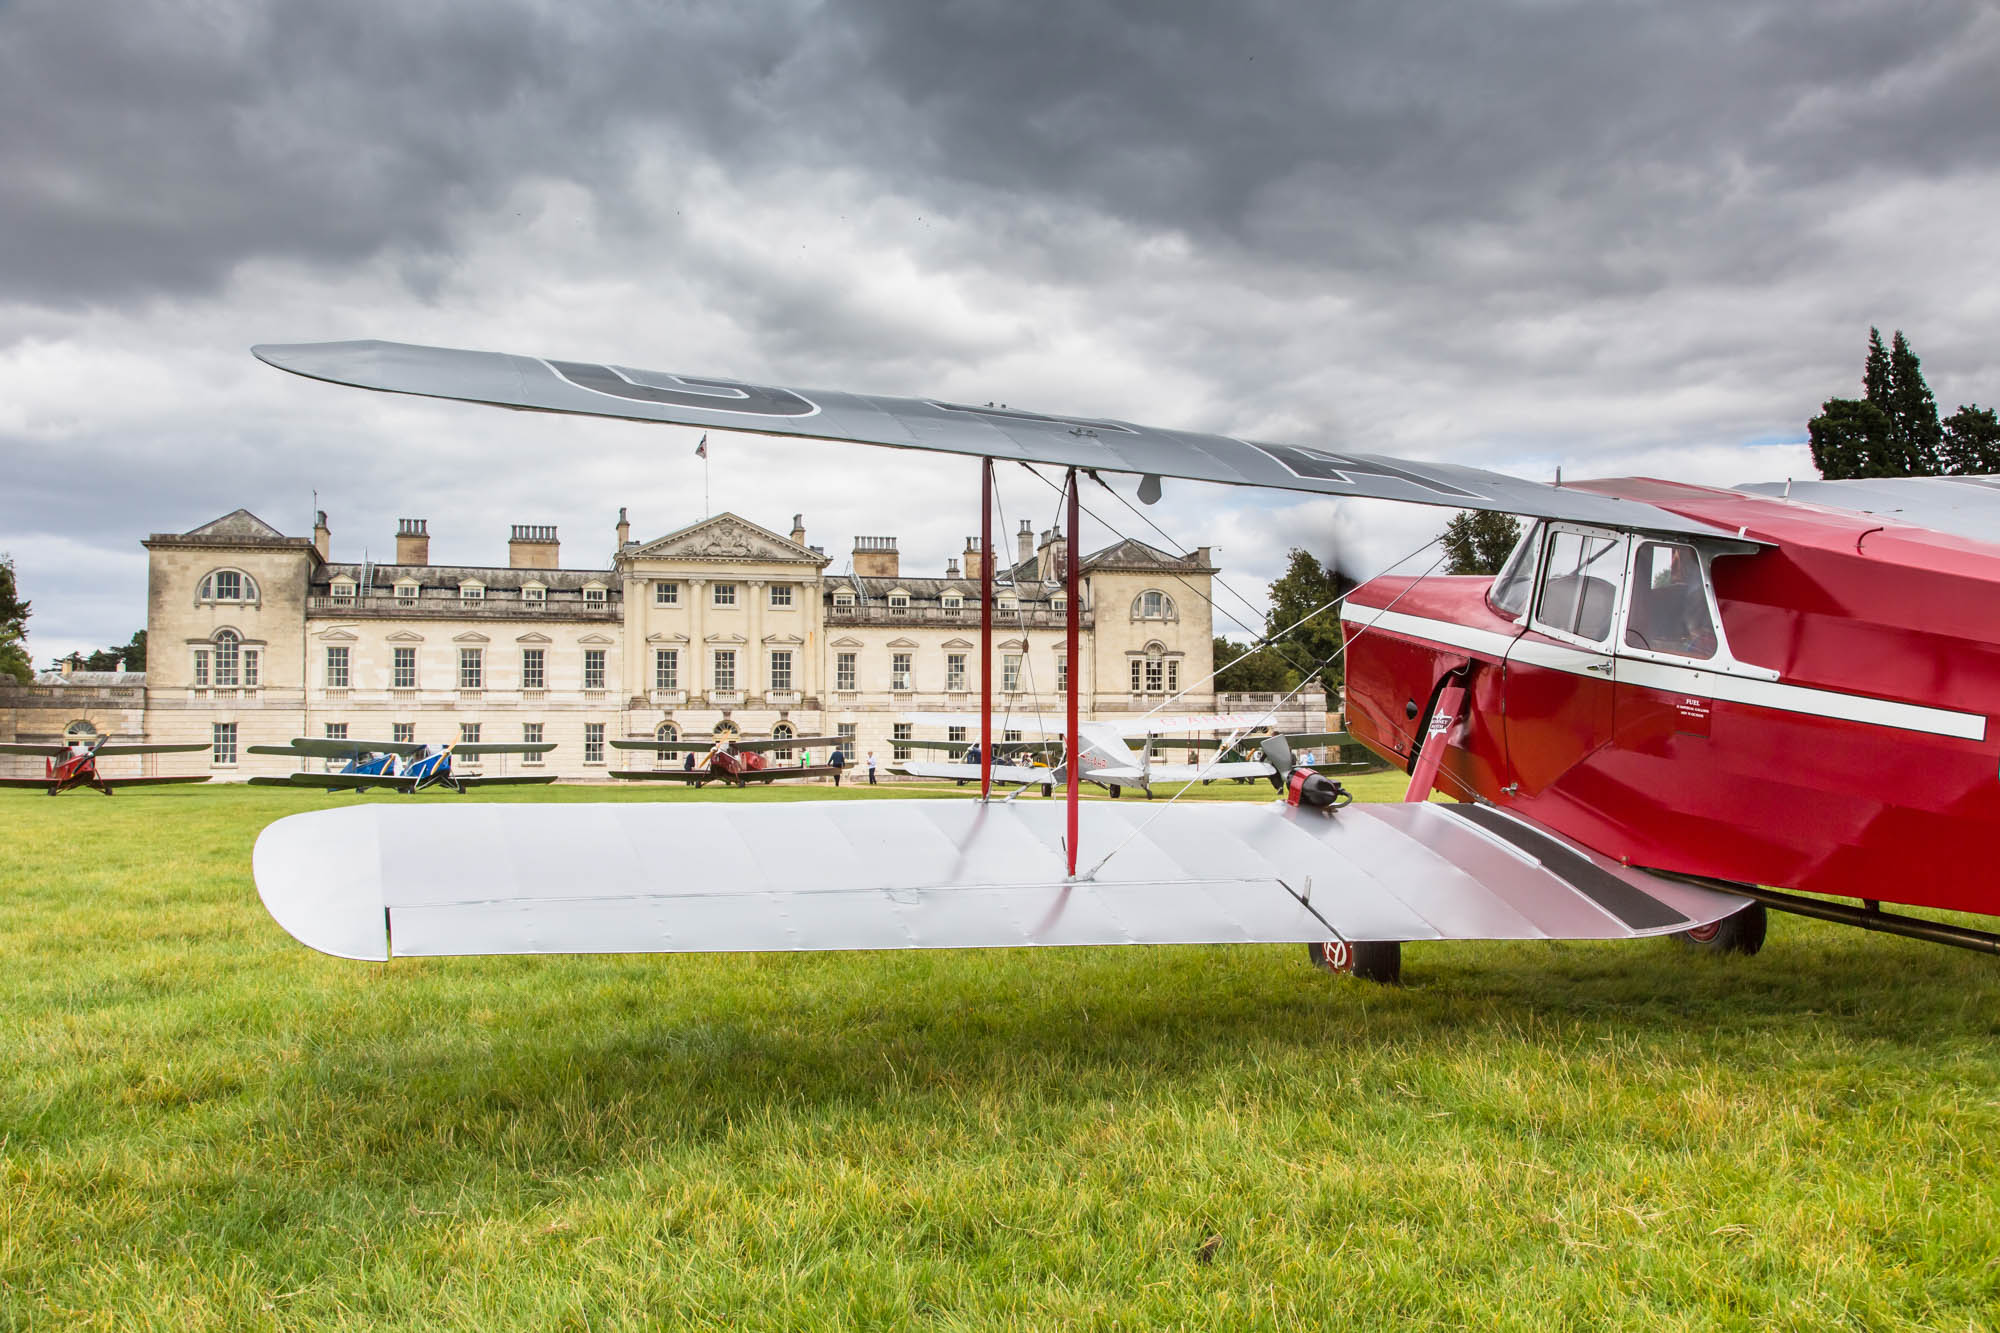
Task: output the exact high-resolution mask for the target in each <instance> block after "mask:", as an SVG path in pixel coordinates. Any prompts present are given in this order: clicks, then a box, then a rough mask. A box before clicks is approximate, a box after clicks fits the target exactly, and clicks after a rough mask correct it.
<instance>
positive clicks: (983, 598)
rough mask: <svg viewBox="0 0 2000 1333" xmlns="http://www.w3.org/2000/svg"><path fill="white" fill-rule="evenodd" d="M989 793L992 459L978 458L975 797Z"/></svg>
mask: <svg viewBox="0 0 2000 1333" xmlns="http://www.w3.org/2000/svg"><path fill="white" fill-rule="evenodd" d="M992 796H993V460H992V459H990V458H982V459H980V460H979V799H980V800H982V801H985V800H990V799H992Z"/></svg>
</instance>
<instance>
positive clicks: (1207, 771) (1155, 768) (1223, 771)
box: [1146, 759, 1276, 782]
mask: <svg viewBox="0 0 2000 1333" xmlns="http://www.w3.org/2000/svg"><path fill="white" fill-rule="evenodd" d="M1275 771H1276V770H1274V769H1273V768H1272V767H1271V766H1270V765H1269V764H1264V763H1259V762H1258V761H1256V760H1254V759H1246V760H1233V759H1232V760H1228V761H1225V762H1223V763H1219V764H1154V765H1152V766H1151V767H1149V768H1148V769H1147V770H1146V777H1147V779H1148V780H1149V781H1152V782H1221V781H1222V780H1224V779H1225V778H1268V777H1270V776H1271V774H1272V773H1273V772H1275Z"/></svg>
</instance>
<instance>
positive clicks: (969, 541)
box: [964, 537, 984, 582]
mask: <svg viewBox="0 0 2000 1333" xmlns="http://www.w3.org/2000/svg"><path fill="white" fill-rule="evenodd" d="M983 554H984V553H983V552H981V551H980V549H979V538H977V537H967V538H966V539H965V556H964V560H965V577H967V578H969V579H971V580H973V581H974V582H977V581H978V579H979V562H980V560H981V558H982V556H983Z"/></svg>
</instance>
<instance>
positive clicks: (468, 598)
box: [458, 583, 486, 602]
mask: <svg viewBox="0 0 2000 1333" xmlns="http://www.w3.org/2000/svg"><path fill="white" fill-rule="evenodd" d="M458 600H459V601H461V602H483V601H485V600H486V585H485V584H483V583H461V584H459V585H458Z"/></svg>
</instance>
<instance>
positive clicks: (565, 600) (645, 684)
mask: <svg viewBox="0 0 2000 1333" xmlns="http://www.w3.org/2000/svg"><path fill="white" fill-rule="evenodd" d="M1013 544H1014V547H1015V549H1014V550H1013V551H1012V552H1011V555H1012V557H1013V558H1012V559H1011V560H1007V561H1005V562H1004V563H1002V564H1000V565H998V566H997V567H996V569H995V571H994V574H995V580H996V592H995V604H994V640H995V650H994V662H993V670H994V672H995V673H996V674H995V680H994V700H995V710H996V712H1009V713H1018V714H1030V713H1033V712H1035V711H1037V709H1039V710H1041V711H1043V712H1053V711H1057V710H1058V709H1059V701H1060V699H1061V698H1062V692H1063V690H1064V689H1065V688H1066V687H1067V684H1068V673H1069V671H1070V669H1071V667H1072V664H1071V663H1070V662H1068V661H1067V660H1066V657H1065V652H1064V624H1065V616H1066V612H1067V608H1066V605H1065V601H1064V593H1063V590H1062V586H1061V579H1060V571H1061V569H1062V567H1063V560H1064V556H1065V552H1064V550H1063V541H1062V539H1061V538H1060V536H1058V535H1057V534H1056V533H1054V532H1044V533H1041V534H1039V535H1038V534H1036V533H1035V532H1033V531H1032V530H1031V529H1030V528H1029V526H1028V525H1027V524H1023V525H1022V529H1021V531H1020V532H1019V533H1017V534H1014V536H1013ZM145 546H146V549H147V551H148V552H149V554H150V565H151V577H150V589H149V593H148V602H147V612H146V629H147V645H148V648H147V670H146V671H145V672H144V673H143V674H140V673H77V674H76V675H74V676H72V677H69V678H63V677H59V676H57V677H44V678H43V680H42V682H41V683H40V684H38V685H37V686H34V687H28V688H25V689H12V690H5V691H0V736H11V737H14V738H18V739H21V740H47V739H54V738H55V737H57V736H60V735H63V734H65V733H68V734H77V733H80V732H89V731H98V732H111V733H115V734H117V735H119V736H120V737H124V738H132V737H135V736H143V737H144V738H145V739H147V740H150V741H166V742H175V741H200V742H204V743H206V744H207V745H209V747H210V752H209V755H208V757H207V758H208V766H209V768H210V771H211V772H212V773H213V774H214V775H215V776H216V777H217V778H228V777H248V776H252V775H256V774H279V773H283V772H287V771H289V770H290V769H291V768H292V767H294V764H293V762H292V761H290V760H288V759H285V758H282V757H266V756H258V755H252V754H250V753H249V752H248V751H249V747H250V746H252V745H258V744H265V745H282V744H284V743H285V742H286V741H287V740H289V739H290V738H291V737H293V736H328V737H348V738H353V739H387V740H416V741H425V742H431V741H462V740H481V741H553V742H555V743H556V749H555V750H554V751H553V752H551V753H549V754H548V755H547V756H546V757H543V758H540V759H535V758H526V759H524V758H523V757H520V756H495V757H489V758H488V759H486V760H485V765H484V771H485V772H488V773H496V772H522V771H529V772H535V771H539V772H553V773H556V774H558V775H559V776H562V777H564V778H566V779H588V778H591V777H602V776H603V775H604V774H605V773H606V771H607V769H608V768H620V767H639V766H644V765H650V764H653V763H655V762H664V761H656V760H655V759H654V758H653V756H652V755H651V754H650V753H648V752H644V751H626V752H619V751H616V750H614V749H612V748H611V747H610V746H609V745H608V744H607V743H608V742H609V741H611V740H613V739H616V738H619V737H655V738H661V739H692V738H697V737H710V736H715V735H725V734H738V735H742V736H746V737H750V736H786V735H795V736H813V735H840V736H845V737H851V738H852V753H853V757H855V758H857V759H862V760H864V761H865V757H866V756H867V755H868V754H869V753H870V752H871V751H872V752H873V753H874V754H875V756H876V758H877V760H878V762H880V763H881V764H884V765H887V764H889V763H891V762H893V761H894V760H895V759H897V758H901V757H905V756H906V754H907V751H905V750H902V749H899V747H898V746H897V742H898V741H899V740H902V739H907V738H910V737H913V736H921V737H932V738H936V739H962V738H964V737H965V736H976V735H977V733H978V726H977V721H976V717H975V716H974V714H976V711H977V708H978V704H979V689H980V669H981V666H980V660H979V596H980V578H979V574H980V570H979V559H980V553H979V549H978V544H977V542H976V541H973V540H968V541H967V542H966V546H965V549H964V551H963V552H962V553H961V554H960V555H959V556H957V557H956V558H953V559H950V560H945V561H942V562H940V563H941V564H942V566H943V568H942V571H941V573H940V574H938V575H936V576H919V575H916V574H906V573H905V572H904V571H903V570H902V568H901V560H900V555H899V553H898V551H897V547H896V539H895V538H894V537H856V538H855V539H854V544H853V548H852V558H851V562H850V572H846V573H839V574H835V573H829V572H828V571H829V566H831V565H832V564H833V560H832V559H831V558H830V557H828V556H827V555H826V554H825V552H824V550H823V549H822V548H821V547H819V546H812V545H808V544H807V542H806V532H805V527H804V523H803V521H802V519H801V518H800V517H799V516H797V515H795V516H794V517H793V519H792V525H791V529H790V531H789V533H779V532H776V531H773V530H771V529H769V528H765V527H760V526H759V525H757V524H756V523H753V522H751V521H749V520H748V519H745V518H742V517H740V516H738V515H736V514H730V513H724V514H717V515H715V516H714V517H712V518H707V519H703V520H702V521H701V522H699V523H695V524H691V525H690V526H688V527H685V528H682V529H680V530H679V531H676V532H670V533H668V534H666V535H665V536H663V537H658V538H655V539H653V540H651V541H637V540H633V539H632V536H631V529H630V525H629V524H628V523H627V521H626V517H625V512H624V511H623V510H620V511H619V516H618V523H617V527H616V539H615V544H614V546H613V551H612V555H611V558H610V560H609V562H608V564H606V565H604V566H600V567H585V568H575V567H565V566H564V564H563V561H562V558H561V547H560V544H559V542H558V539H557V535H556V530H555V529H554V528H553V527H546V526H536V525H522V526H516V527H515V528H514V529H513V532H512V537H511V540H510V541H509V542H508V553H509V560H508V563H507V565H506V567H504V568H489V567H481V566H467V565H452V564H434V563H433V562H432V559H431V534H430V532H429V525H428V523H427V522H426V520H424V519H420V518H419V519H403V520H401V521H400V522H399V524H398V528H397V532H396V559H395V563H393V564H380V565H373V564H353V563H343V562H339V561H336V560H334V559H333V550H332V536H331V532H330V531H329V528H328V525H327V521H326V515H325V514H324V513H321V514H320V515H318V522H317V525H316V527H315V529H314V531H313V535H312V536H311V537H310V538H307V537H290V536H286V535H285V534H284V533H282V532H280V531H278V530H277V529H276V528H274V527H272V526H271V525H270V524H268V523H266V522H264V521H263V520H262V519H260V518H258V517H257V516H256V515H254V514H252V513H250V512H249V511H247V510H242V509H239V510H237V511H236V512H234V513H231V514H226V515H224V516H223V517H221V518H218V519H215V520H214V521H212V522H209V523H204V524H202V525H201V526H199V527H197V528H193V529H191V530H189V531H187V532H180V533H155V534H154V535H153V536H151V537H149V538H147V540H146V542H145ZM1081 564H1082V597H1083V605H1082V608H1081V619H1082V638H1081V656H1080V660H1079V662H1078V663H1076V664H1074V665H1075V667H1076V669H1077V670H1079V671H1080V673H1081V676H1080V680H1079V687H1080V690H1081V694H1082V700H1083V708H1084V710H1085V716H1086V717H1115V716H1119V715H1128V714H1138V713H1143V712H1146V711H1148V710H1151V709H1154V708H1156V707H1158V706H1159V705H1161V704H1162V703H1164V702H1166V701H1167V700H1169V699H1170V698H1173V696H1176V695H1181V694H1182V691H1183V690H1185V691H1187V693H1186V694H1185V695H1184V696H1183V697H1181V698H1179V699H1176V700H1174V702H1173V704H1172V708H1171V710H1170V711H1173V712H1176V713H1181V712H1207V711H1212V710H1214V709H1215V708H1216V707H1218V705H1219V701H1218V699H1217V697H1216V695H1215V693H1214V691H1213V688H1212V686H1210V685H1209V683H1208V677H1209V675H1210V672H1211V671H1212V669H1213V662H1212V660H1211V654H1212V643H1213V639H1212V632H1211V615H1210V605H1209V593H1210V585H1211V580H1212V579H1213V577H1214V575H1215V573H1216V569H1215V566H1214V565H1213V564H1212V563H1211V560H1210V555H1209V551H1208V549H1207V548H1206V547H1203V548H1199V549H1197V550H1195V551H1194V552H1193V553H1192V554H1190V555H1187V556H1175V555H1171V554H1168V553H1166V552H1164V551H1160V550H1156V549H1154V548H1153V547H1151V546H1148V545H1145V544H1143V543H1141V542H1137V541H1129V540H1128V541H1121V542H1117V543H1115V544H1113V545H1111V546H1108V547H1106V548H1105V549H1103V550H1100V551H1094V552H1092V553H1090V554H1089V555H1086V556H1084V557H1083V559H1082V562H1081ZM1220 702H1221V703H1222V704H1223V705H1224V706H1234V705H1237V704H1240V703H1241V702H1242V701H1240V700H1226V701H1220ZM1298 704H1299V705H1302V707H1294V708H1291V709H1288V710H1287V712H1286V714H1285V715H1284V719H1283V720H1284V722H1285V724H1286V725H1296V726H1308V727H1315V728H1316V727H1318V726H1319V725H1320V724H1321V722H1322V720H1323V709H1324V702H1323V700H1322V699H1321V697H1320V696H1319V695H1317V694H1315V695H1313V696H1312V698H1311V699H1301V700H1299V701H1298ZM913 712H927V713H938V712H965V713H966V714H968V716H967V720H966V723H967V724H966V727H964V728H959V727H942V726H928V725H922V724H915V723H912V722H907V721H904V720H902V719H903V717H904V715H906V714H910V713H913ZM1001 725H1002V727H1003V729H1005V727H1004V722H1003V723H1002V724H1001ZM825 757H826V756H825V750H824V747H822V748H821V749H820V750H819V751H818V752H817V753H815V754H814V755H813V758H814V759H815V760H816V761H821V762H823V761H824V759H825ZM201 759H202V757H201V756H199V755H175V756H166V757H164V758H161V759H148V760H145V761H139V760H126V761H123V762H124V763H126V764H129V765H131V766H132V767H133V768H135V769H136V768H137V767H138V765H139V764H140V763H141V762H144V763H145V764H146V765H147V768H148V770H149V771H169V772H185V771H198V770H199V767H200V764H201ZM21 762H28V761H21ZM21 762H17V763H15V764H14V765H12V767H13V768H14V769H15V770H18V771H25V769H23V768H22V767H21ZM118 762H119V761H115V760H114V761H107V771H108V772H111V771H117V770H115V769H114V768H113V767H112V766H113V765H115V764H117V763H118ZM524 766H525V767H524ZM36 771H39V765H38V764H36ZM475 771H477V770H475Z"/></svg>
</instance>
